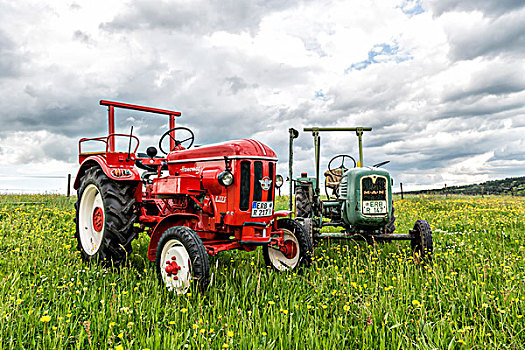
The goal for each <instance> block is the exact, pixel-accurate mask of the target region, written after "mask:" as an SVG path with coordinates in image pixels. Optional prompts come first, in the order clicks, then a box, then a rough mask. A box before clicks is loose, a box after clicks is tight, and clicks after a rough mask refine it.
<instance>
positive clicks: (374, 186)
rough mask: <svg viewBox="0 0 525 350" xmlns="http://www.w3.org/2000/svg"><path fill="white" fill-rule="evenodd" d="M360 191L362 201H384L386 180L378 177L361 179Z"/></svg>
mask: <svg viewBox="0 0 525 350" xmlns="http://www.w3.org/2000/svg"><path fill="white" fill-rule="evenodd" d="M374 179H375V181H374ZM361 191H362V192H363V201H374V200H386V196H387V189H386V179H385V178H384V177H378V176H367V177H363V178H362V179H361Z"/></svg>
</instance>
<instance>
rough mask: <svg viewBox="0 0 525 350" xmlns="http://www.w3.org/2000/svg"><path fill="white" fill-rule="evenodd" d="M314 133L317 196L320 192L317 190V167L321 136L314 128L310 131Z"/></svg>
mask: <svg viewBox="0 0 525 350" xmlns="http://www.w3.org/2000/svg"><path fill="white" fill-rule="evenodd" d="M312 134H313V135H314V148H315V180H316V181H315V182H316V183H315V194H316V195H317V196H318V195H319V193H320V190H319V168H320V166H321V164H320V163H321V161H320V159H321V136H319V131H317V130H314V131H313V132H312Z"/></svg>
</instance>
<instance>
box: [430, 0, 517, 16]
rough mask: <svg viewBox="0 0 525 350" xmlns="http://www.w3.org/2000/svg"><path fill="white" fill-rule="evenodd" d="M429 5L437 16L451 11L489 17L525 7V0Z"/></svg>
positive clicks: (435, 0) (441, 0)
mask: <svg viewBox="0 0 525 350" xmlns="http://www.w3.org/2000/svg"><path fill="white" fill-rule="evenodd" d="M429 5H430V7H431V8H432V10H433V11H434V14H435V15H437V16H440V15H441V14H443V13H445V12H449V11H481V12H483V13H484V14H485V15H487V16H499V15H501V14H503V13H506V12H510V11H513V10H517V9H521V8H523V7H525V2H524V1H523V0H461V1H458V0H432V1H429Z"/></svg>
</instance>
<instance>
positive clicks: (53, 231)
mask: <svg viewBox="0 0 525 350" xmlns="http://www.w3.org/2000/svg"><path fill="white" fill-rule="evenodd" d="M15 202H32V203H27V204H16V203H15ZM285 203H286V199H285V198H281V199H280V203H279V204H280V206H281V207H284V206H285ZM395 206H396V215H397V221H396V224H397V232H407V230H408V229H409V228H412V226H413V224H414V222H415V220H416V219H419V218H421V219H426V220H428V221H429V222H430V224H431V227H432V229H433V231H434V247H435V255H434V264H433V266H432V268H430V267H423V266H420V265H416V264H415V263H414V262H413V260H412V257H411V252H410V243H409V242H399V243H391V244H379V245H376V246H367V245H366V244H365V243H363V242H354V241H335V240H332V241H329V240H325V241H323V242H322V244H321V245H320V246H319V247H318V248H317V249H316V251H315V258H314V262H313V264H312V265H311V266H310V267H309V268H307V269H305V270H304V271H302V272H300V273H298V274H294V273H277V272H274V271H272V270H270V269H267V268H266V267H265V266H264V262H263V259H262V254H261V251H260V250H257V251H255V252H252V253H246V252H237V251H233V252H227V253H222V254H220V255H219V256H218V257H215V258H211V260H210V261H211V266H212V268H211V273H212V274H213V281H212V284H211V286H210V289H209V290H208V291H207V292H205V293H196V292H195V291H193V292H192V293H191V294H188V295H185V296H174V295H170V294H168V293H167V292H165V291H164V290H163V288H161V286H160V285H159V284H158V282H157V280H156V276H155V271H154V266H153V264H152V263H150V262H149V261H148V260H147V259H146V248H147V244H148V240H147V237H146V236H141V237H140V239H138V240H137V241H136V242H135V243H134V253H133V255H132V256H131V257H130V259H129V264H128V266H127V267H125V268H122V269H121V270H120V271H113V270H107V271H106V270H104V269H102V268H101V267H99V266H97V265H91V266H88V265H86V264H84V263H82V262H81V261H80V258H79V254H78V252H77V251H76V241H75V240H74V238H73V233H74V223H73V217H74V210H73V199H71V200H69V199H67V198H65V197H60V196H0V253H1V254H0V282H1V284H2V288H1V289H0V348H1V349H8V348H16V349H23V348H25V349H51V348H75V349H106V348H108V349H146V348H149V349H161V348H162V349H164V348H165V349H178V348H190V349H222V348H230V349H339V350H341V349H349V348H362V349H407V348H422V349H427V348H428V349H435V348H439V349H460V348H477V349H485V348H498V349H522V348H524V347H525V345H524V344H525V332H524V331H525V319H523V314H524V313H525V288H524V283H525V254H524V251H525V248H524V246H525V244H524V241H523V239H524V237H525V198H514V197H485V198H481V197H449V198H448V199H446V200H445V199H444V198H441V197H412V198H409V199H405V200H399V199H397V200H396V202H395Z"/></svg>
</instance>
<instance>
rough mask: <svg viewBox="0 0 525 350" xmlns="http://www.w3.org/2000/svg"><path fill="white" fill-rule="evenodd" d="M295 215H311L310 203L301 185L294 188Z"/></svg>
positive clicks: (306, 216)
mask: <svg viewBox="0 0 525 350" xmlns="http://www.w3.org/2000/svg"><path fill="white" fill-rule="evenodd" d="M295 211H296V213H295V217H300V218H309V217H311V216H312V203H310V199H309V198H308V193H307V192H306V191H305V189H304V188H302V187H297V188H296V189H295Z"/></svg>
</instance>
